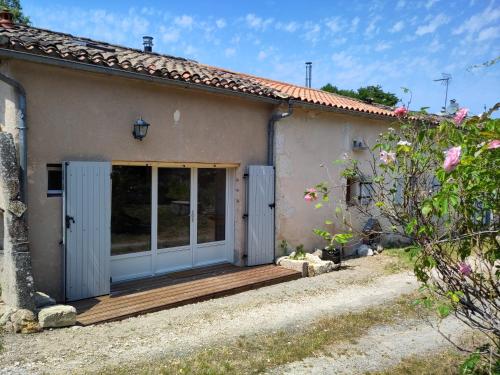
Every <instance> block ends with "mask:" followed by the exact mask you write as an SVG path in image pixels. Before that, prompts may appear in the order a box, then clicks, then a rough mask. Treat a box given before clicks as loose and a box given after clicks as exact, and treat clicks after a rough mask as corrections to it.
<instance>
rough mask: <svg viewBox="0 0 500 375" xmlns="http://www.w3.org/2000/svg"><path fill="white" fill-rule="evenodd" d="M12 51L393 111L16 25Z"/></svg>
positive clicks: (3, 42)
mask: <svg viewBox="0 0 500 375" xmlns="http://www.w3.org/2000/svg"><path fill="white" fill-rule="evenodd" d="M2 49H3V50H13V51H19V52H24V53H28V54H32V55H39V56H45V57H52V58H56V59H60V60H66V61H69V62H72V61H73V62H79V63H84V64H89V65H97V66H103V67H107V68H111V69H116V70H121V71H128V72H134V73H138V74H143V75H146V76H153V77H158V78H162V79H166V80H174V81H180V82H186V83H195V84H198V85H206V86H210V87H214V88H219V89H222V90H228V91H232V92H239V93H245V94H250V95H253V96H259V97H266V98H271V99H278V100H294V101H298V102H304V103H308V104H312V105H318V106H323V107H331V108H337V109H342V110H348V111H356V112H363V113H368V114H372V115H382V116H390V117H394V114H393V112H392V110H390V109H388V108H383V107H379V106H376V105H373V104H368V103H364V102H362V101H360V100H356V99H352V98H347V97H343V96H341V95H337V94H332V93H328V92H325V91H321V90H316V89H312V88H307V87H301V86H297V85H293V84H289V83H284V82H278V81H274V80H270V79H266V78H261V77H255V76H252V75H249V74H243V73H237V72H234V71H230V70H227V69H222V68H217V67H213V66H209V65H204V64H201V63H198V62H196V61H193V60H189V59H185V58H179V57H173V56H168V55H162V54H158V53H154V52H144V51H142V50H139V49H133V48H128V47H123V46H118V45H113V44H109V43H105V42H100V41H95V40H92V39H88V38H82V37H77V36H73V35H70V34H65V33H60V32H54V31H50V30H44V29H39V28H35V27H31V26H26V25H20V24H14V25H12V26H10V27H3V26H0V50H2Z"/></svg>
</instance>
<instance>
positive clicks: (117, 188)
mask: <svg viewBox="0 0 500 375" xmlns="http://www.w3.org/2000/svg"><path fill="white" fill-rule="evenodd" d="M112 181H113V184H112V185H113V188H112V193H111V194H112V198H111V202H112V208H111V255H119V254H128V253H135V252H140V251H150V250H151V167H142V166H141V167H135V166H134V167H130V166H114V167H113V180H112Z"/></svg>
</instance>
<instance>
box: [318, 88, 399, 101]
mask: <svg viewBox="0 0 500 375" xmlns="http://www.w3.org/2000/svg"><path fill="white" fill-rule="evenodd" d="M321 90H323V91H327V92H331V93H334V94H339V95H343V96H348V97H350V98H355V99H360V100H363V101H365V102H374V103H379V104H383V105H386V106H389V107H392V106H395V105H396V104H397V102H399V98H398V97H397V96H396V95H394V94H393V93H390V92H385V91H384V90H382V86H380V85H376V86H366V87H360V88H359V89H358V90H356V91H354V90H345V89H339V88H338V87H337V86H333V85H332V84H330V83H327V84H326V85H325V86H323V87H322V88H321Z"/></svg>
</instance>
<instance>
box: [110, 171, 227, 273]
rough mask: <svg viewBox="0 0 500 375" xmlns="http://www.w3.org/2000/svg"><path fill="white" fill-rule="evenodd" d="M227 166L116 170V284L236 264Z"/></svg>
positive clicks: (114, 215)
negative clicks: (206, 266) (216, 264)
mask: <svg viewBox="0 0 500 375" xmlns="http://www.w3.org/2000/svg"><path fill="white" fill-rule="evenodd" d="M233 176H234V170H232V169H226V168H172V167H162V166H161V165H158V166H155V165H153V166H113V189H112V226H111V231H112V235H111V238H112V250H111V255H112V257H111V275H112V279H113V281H115V282H116V281H122V280H127V279H133V278H139V277H144V276H151V275H155V274H161V273H166V272H172V271H176V270H180V269H187V268H191V267H198V266H203V265H209V264H214V263H220V262H225V261H229V262H232V261H233V255H232V254H233V245H232V244H233V228H234V226H233V223H234V215H233V204H232V199H233V192H232V189H233V181H232V179H233Z"/></svg>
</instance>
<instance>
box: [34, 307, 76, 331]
mask: <svg viewBox="0 0 500 375" xmlns="http://www.w3.org/2000/svg"><path fill="white" fill-rule="evenodd" d="M38 322H39V323H40V326H41V327H42V328H59V327H69V326H73V325H75V323H76V309H75V308H74V307H73V306H68V305H55V306H49V307H44V308H42V309H41V310H40V312H39V313H38Z"/></svg>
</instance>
